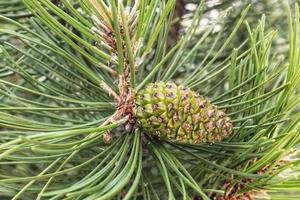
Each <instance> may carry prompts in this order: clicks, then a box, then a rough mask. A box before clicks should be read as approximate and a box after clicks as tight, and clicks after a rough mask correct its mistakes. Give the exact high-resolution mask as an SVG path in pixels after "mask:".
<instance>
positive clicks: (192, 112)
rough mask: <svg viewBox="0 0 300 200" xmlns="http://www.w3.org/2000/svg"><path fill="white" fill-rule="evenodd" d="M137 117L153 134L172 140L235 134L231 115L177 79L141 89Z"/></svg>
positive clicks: (216, 138) (215, 138) (212, 139)
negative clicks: (176, 82) (178, 83)
mask: <svg viewBox="0 0 300 200" xmlns="http://www.w3.org/2000/svg"><path fill="white" fill-rule="evenodd" d="M136 106H137V108H136V117H137V119H138V124H139V126H140V127H141V128H142V129H143V130H144V131H145V132H146V133H149V134H150V135H152V136H154V137H157V138H159V139H166V140H170V141H178V142H188V143H200V142H216V141H220V140H222V139H223V138H226V137H228V136H230V135H231V134H232V122H231V119H230V118H229V117H228V116H227V115H226V114H225V112H224V111H222V110H219V109H217V108H216V107H215V106H214V105H212V104H210V103H209V102H208V101H207V99H205V98H204V97H203V96H200V95H199V94H198V93H196V92H194V91H192V90H190V89H189V88H186V87H184V86H181V85H180V86H177V85H176V84H174V83H164V82H157V83H154V84H153V83H151V84H149V85H148V86H146V88H145V89H143V90H141V91H139V92H138V94H137V97H136Z"/></svg>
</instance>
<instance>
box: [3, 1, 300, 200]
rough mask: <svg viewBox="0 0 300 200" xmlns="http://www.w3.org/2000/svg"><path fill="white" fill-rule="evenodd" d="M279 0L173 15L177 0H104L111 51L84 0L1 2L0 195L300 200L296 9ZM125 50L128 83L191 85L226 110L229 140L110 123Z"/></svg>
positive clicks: (201, 5)
mask: <svg viewBox="0 0 300 200" xmlns="http://www.w3.org/2000/svg"><path fill="white" fill-rule="evenodd" d="M52 2H53V3H52ZM98 2H100V3H101V2H103V1H98ZM276 2H277V1H276ZM278 2H279V3H278V4H277V3H270V1H252V2H251V3H252V5H251V6H248V3H250V1H243V2H240V1H225V0H224V1H217V2H213V1H207V2H202V1H201V2H198V1H197V3H196V7H195V9H192V10H190V11H186V13H185V15H184V16H183V17H182V18H181V19H176V18H175V19H174V17H173V13H174V12H175V7H176V5H175V4H176V1H175V0H168V1H166V0H159V1H154V0H141V1H137V2H135V1H130V0H128V1H122V2H121V1H117V2H116V1H105V3H103V4H101V5H102V6H103V8H104V10H105V9H106V11H107V13H109V12H111V13H112V14H111V15H108V16H110V17H111V22H112V25H113V27H114V29H113V30H112V32H113V33H114V40H115V42H116V48H117V49H116V51H115V49H113V48H111V47H110V45H109V44H108V38H109V37H110V38H111V36H108V35H107V32H105V30H104V29H103V26H102V24H101V22H103V21H104V19H103V15H101V14H99V12H98V11H97V9H95V7H93V6H92V5H91V3H90V2H89V1H84V0H61V1H59V3H58V4H55V3H57V2H54V1H48V0H23V1H19V0H12V1H4V0H2V1H0V13H1V15H0V20H1V25H0V38H1V39H0V40H1V45H0V48H1V60H0V100H1V101H0V198H1V199H92V200H95V199H193V198H196V197H199V198H202V199H212V198H213V197H216V196H218V198H220V199H224V200H225V199H231V198H233V196H236V197H238V196H240V198H246V195H250V196H251V197H253V198H254V199H270V198H271V199H286V200H287V199H299V198H300V192H299V191H300V182H299V169H300V167H299V166H300V165H299V164H300V161H299V142H300V140H299V139H300V136H299V118H300V115H299V112H298V109H299V101H300V97H299V95H298V88H299V75H300V49H299V8H298V6H297V4H294V3H293V2H292V1H291V2H289V3H290V6H288V5H287V4H286V3H287V2H286V3H283V2H281V1H278ZM177 3H178V2H177ZM104 4H105V5H106V6H104ZM129 8H133V9H129ZM290 8H292V9H291V10H290ZM128 10H129V11H130V12H131V13H132V14H133V15H132V16H136V17H137V18H136V28H131V26H130V24H129V23H128V18H126V17H125V16H126V12H127V11H128ZM212 11H214V12H215V13H216V12H217V13H218V15H217V17H214V15H211V12H212ZM258 11H259V12H258ZM258 13H259V14H258ZM260 13H261V14H260ZM262 13H265V15H263V14H262ZM93 16H94V17H93ZM95 16H96V17H95ZM115 19H118V20H115ZM203 19H206V22H208V23H206V24H205V26H204V25H203ZM174 20H175V21H176V20H180V22H181V25H182V26H181V29H182V30H180V33H179V35H178V39H177V40H175V41H173V42H171V44H170V43H169V42H168V38H169V30H170V28H171V27H172V25H173V22H174ZM120 23H121V24H122V25H123V27H124V33H123V34H124V35H125V36H126V37H125V40H124V41H122V33H121V32H120V30H118V27H119V26H118V25H119V24H120ZM185 24H187V25H185ZM126 25H127V26H126ZM202 26H203V27H202ZM122 42H124V43H125V46H122ZM122 51H126V55H127V56H128V59H129V61H128V62H129V64H130V70H131V82H130V83H131V87H132V88H134V89H135V90H140V89H142V88H144V86H145V85H146V84H147V83H149V82H155V81H158V80H162V81H175V82H176V83H178V84H183V85H185V86H188V87H190V88H192V89H193V90H195V91H198V92H200V93H201V94H203V95H205V96H206V97H207V98H209V99H210V101H211V102H212V103H213V104H215V105H217V106H218V107H219V108H221V109H225V110H226V113H228V114H229V115H230V116H231V118H232V119H233V123H234V135H233V136H232V137H231V138H229V139H227V140H224V141H222V142H217V143H214V144H206V143H202V144H182V143H171V142H169V141H159V140H156V139H155V138H152V137H150V136H148V135H146V134H145V133H143V131H142V130H140V129H136V130H134V131H132V133H126V132H125V131H124V129H125V127H124V126H125V124H126V122H127V121H126V118H125V117H124V118H122V119H120V120H118V121H114V122H112V123H108V119H110V118H111V116H112V115H113V113H114V112H115V111H116V103H115V100H114V98H113V96H112V95H111V93H110V92H108V90H107V88H109V90H110V91H111V92H114V93H116V94H119V93H120V91H119V76H124V71H125V64H124V63H123V62H124V58H123V54H122ZM122 63H123V64H122ZM136 66H138V70H137V73H132V72H133V71H134V68H135V67H136ZM104 86H105V87H104ZM107 132H111V134H112V135H113V137H114V139H113V141H112V142H111V143H110V144H106V143H105V142H104V141H103V136H104V135H105V134H107ZM224 186H226V187H224ZM237 186H239V187H240V189H238V190H236V188H237Z"/></svg>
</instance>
